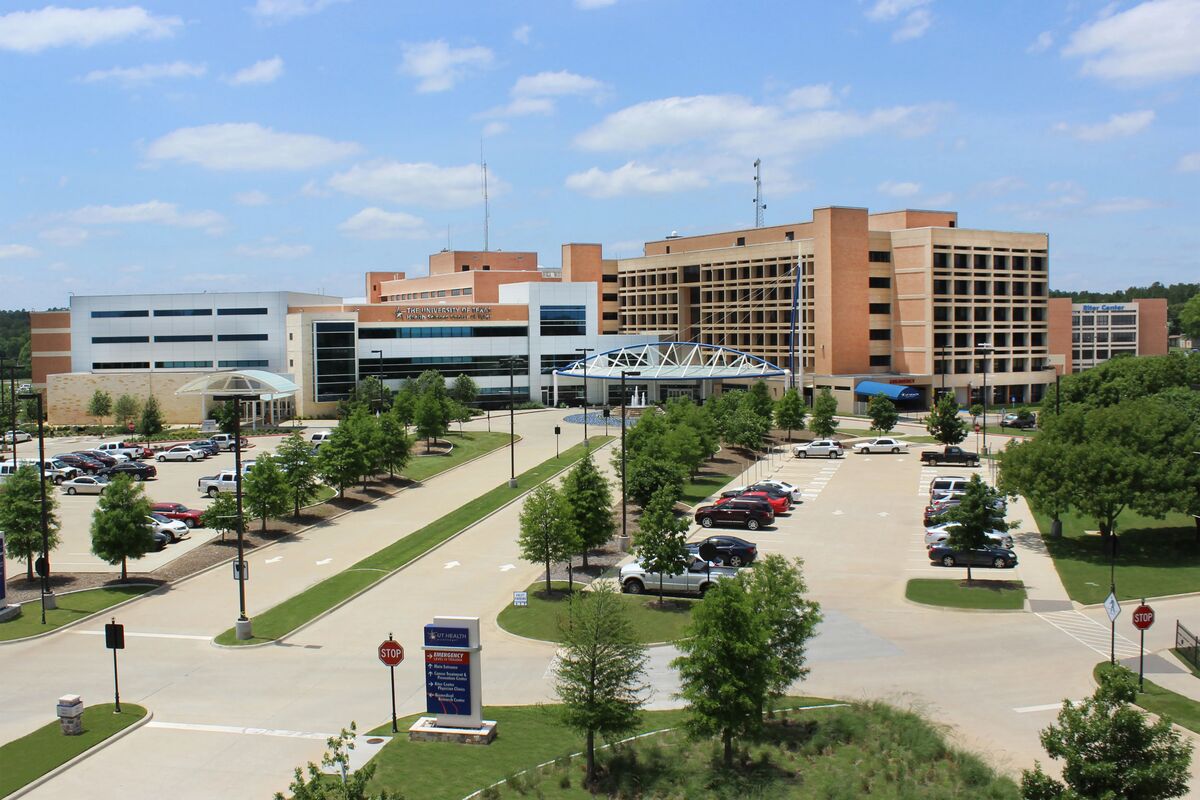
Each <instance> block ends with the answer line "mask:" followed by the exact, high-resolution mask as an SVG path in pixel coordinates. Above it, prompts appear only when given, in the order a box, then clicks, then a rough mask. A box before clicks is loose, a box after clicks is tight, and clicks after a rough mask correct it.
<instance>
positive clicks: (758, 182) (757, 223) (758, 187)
mask: <svg viewBox="0 0 1200 800" xmlns="http://www.w3.org/2000/svg"><path fill="white" fill-rule="evenodd" d="M761 166H762V159H761V158H756V159H754V227H756V228H761V227H762V226H763V212H764V211H766V210H767V204H766V203H764V202H763V201H762V175H761V174H760V172H759V167H761Z"/></svg>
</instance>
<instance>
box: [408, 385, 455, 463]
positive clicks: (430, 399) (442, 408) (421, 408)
mask: <svg viewBox="0 0 1200 800" xmlns="http://www.w3.org/2000/svg"><path fill="white" fill-rule="evenodd" d="M446 414H447V412H446V403H445V401H444V400H443V399H442V398H440V397H438V396H437V395H436V394H435V393H433V392H426V393H424V394H421V395H419V396H418V397H417V402H416V406H415V408H414V409H413V422H414V424H416V426H417V436H418V437H420V438H422V439H424V440H425V449H426V450H429V449H430V448H432V447H433V442H434V440H435V439H437V438H438V437H440V436H443V435H445V433H446V431H447V430H449V425H447V423H446Z"/></svg>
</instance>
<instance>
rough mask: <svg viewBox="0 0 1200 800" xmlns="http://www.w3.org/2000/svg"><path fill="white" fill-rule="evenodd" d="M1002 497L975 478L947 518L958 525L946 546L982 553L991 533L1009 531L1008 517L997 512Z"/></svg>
mask: <svg viewBox="0 0 1200 800" xmlns="http://www.w3.org/2000/svg"><path fill="white" fill-rule="evenodd" d="M1000 499H1001V495H1000V493H999V492H997V491H996V490H994V489H992V488H991V487H990V486H988V485H987V484H986V483H984V482H983V481H982V480H981V479H980V477H979V476H978V475H972V476H971V480H969V481H968V482H967V485H966V488H965V489H964V491H963V496H962V501H961V502H960V503H959V505H957V506H955V507H954V508H951V509H950V510H949V511H947V512H946V513H945V514H944V515H943V517H944V518H945V519H946V521H947V522H953V523H954V525H953V526H952V527H951V528H949V530H948V531H947V532H948V533H949V537H948V538H947V540H946V544H948V545H949V546H950V547H952V548H953V549H955V550H978V549H980V548H981V547H984V546H986V545H987V544H988V532H989V531H993V530H997V531H1003V530H1008V523H1007V522H1005V521H1004V514H1003V512H1000V511H998V510H997V509H996V505H997V501H998V500H1000ZM970 582H971V562H970V561H967V583H970Z"/></svg>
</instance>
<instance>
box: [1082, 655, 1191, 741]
mask: <svg viewBox="0 0 1200 800" xmlns="http://www.w3.org/2000/svg"><path fill="white" fill-rule="evenodd" d="M1113 668H1114V667H1113V665H1112V664H1110V663H1109V662H1107V661H1101V662H1100V663H1099V664H1097V665H1096V666H1095V668H1094V669H1093V670H1092V676H1093V677H1094V678H1095V679H1096V683H1099V682H1100V675H1101V674H1103V673H1104V671H1105V670H1110V669H1113ZM1116 669H1124V667H1119V666H1118V667H1116ZM1133 676H1134V677H1135V678H1136V677H1137V673H1136V672H1135V673H1134V674H1133ZM1145 686H1146V690H1145V691H1144V692H1138V696H1137V704H1138V705H1139V706H1141V707H1142V708H1144V709H1146V710H1147V711H1149V712H1150V713H1152V714H1158V715H1159V716H1160V717H1167V718H1169V719H1170V720H1171V722H1174V723H1175V724H1176V725H1181V726H1183V727H1184V728H1187V729H1188V730H1189V731H1192V732H1193V733H1200V703H1197V702H1196V701H1195V700H1193V699H1192V698H1190V697H1184V696H1183V695H1181V694H1176V693H1175V692H1172V691H1171V690H1170V689H1164V688H1163V687H1161V686H1159V685H1158V684H1157V683H1154V682H1152V681H1149V680H1147V681H1146V682H1145Z"/></svg>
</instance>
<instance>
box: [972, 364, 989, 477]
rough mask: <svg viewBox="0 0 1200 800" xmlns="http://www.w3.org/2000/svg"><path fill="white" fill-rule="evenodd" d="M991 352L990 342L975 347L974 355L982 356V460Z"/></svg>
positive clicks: (985, 440) (985, 431) (984, 448)
mask: <svg viewBox="0 0 1200 800" xmlns="http://www.w3.org/2000/svg"><path fill="white" fill-rule="evenodd" d="M991 352H992V343H991V342H979V343H977V344H976V345H975V355H978V356H982V358H980V361H981V362H982V363H983V452H982V453H980V454H979V456H980V458H983V457H984V456H985V455H986V454H987V409H988V388H987V368H988V356H989V355H991Z"/></svg>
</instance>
